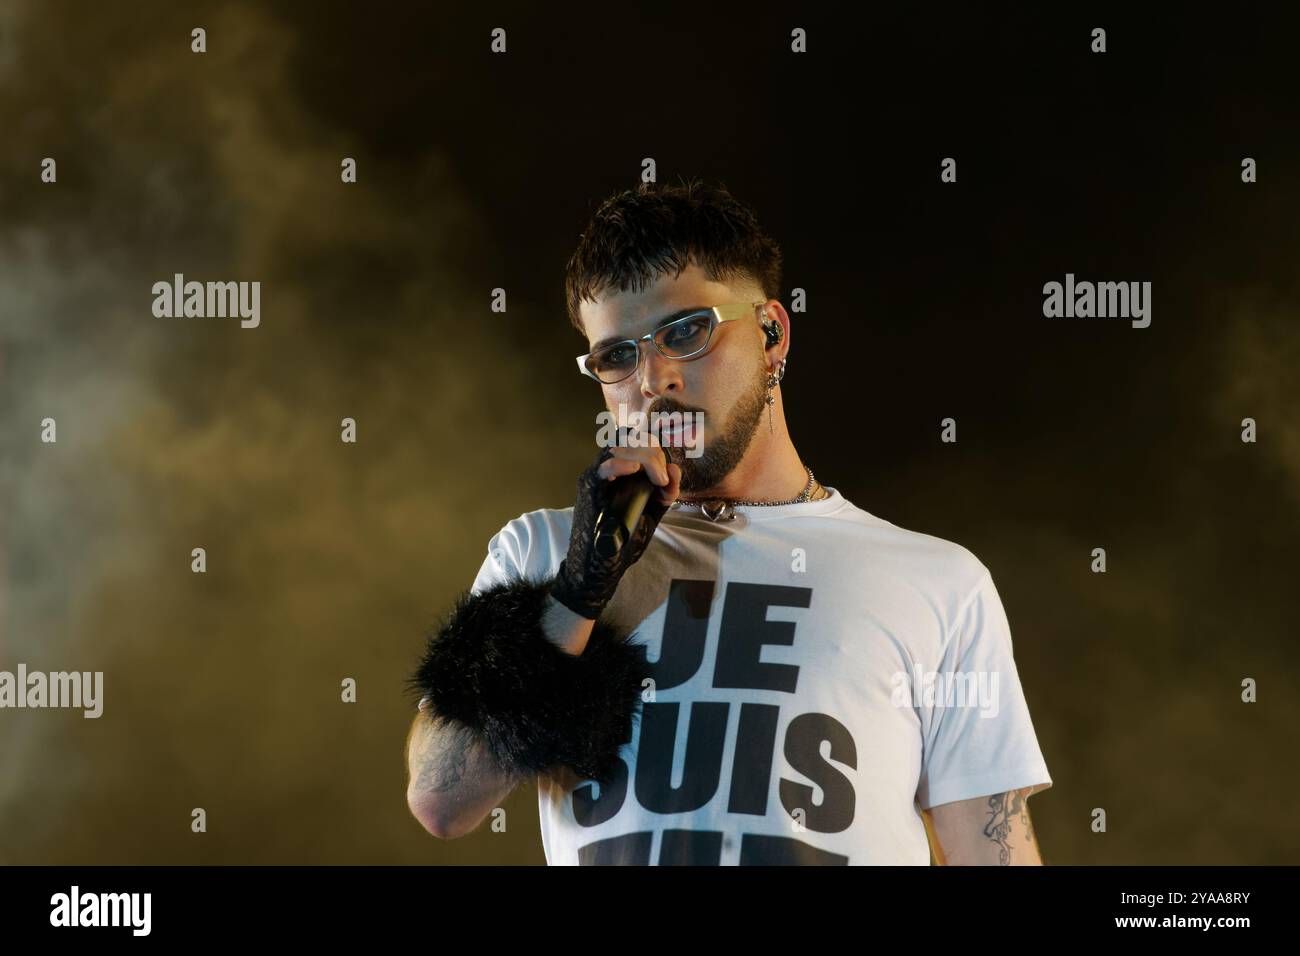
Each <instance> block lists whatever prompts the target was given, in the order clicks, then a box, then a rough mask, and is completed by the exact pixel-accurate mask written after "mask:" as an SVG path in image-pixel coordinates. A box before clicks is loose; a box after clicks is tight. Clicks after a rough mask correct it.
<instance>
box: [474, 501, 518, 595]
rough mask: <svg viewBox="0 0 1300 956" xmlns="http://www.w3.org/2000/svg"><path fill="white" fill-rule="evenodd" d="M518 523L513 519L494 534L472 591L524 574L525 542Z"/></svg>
mask: <svg viewBox="0 0 1300 956" xmlns="http://www.w3.org/2000/svg"><path fill="white" fill-rule="evenodd" d="M518 524H519V522H518V519H516V520H515V521H511V522H510V523H509V524H507V525H506V526H505V527H503V528H502V529H501V530H500V531H498V532H497V533H496V534H494V535H493V536H492V540H491V541H489V542H488V547H487V557H485V558H484V559H483V566H482V567H480V568H479V570H478V575H477V577H475V578H474V583H473V584H472V585H470V591H471V593H473V594H478V593H479V592H480V591H483V590H486V589H487V588H490V587H492V585H494V584H501V583H502V582H504V581H508V580H518V579H519V578H521V577H522V576H523V567H524V557H525V555H524V544H525V543H524V542H523V541H522V540H521V536H520V533H519V529H518Z"/></svg>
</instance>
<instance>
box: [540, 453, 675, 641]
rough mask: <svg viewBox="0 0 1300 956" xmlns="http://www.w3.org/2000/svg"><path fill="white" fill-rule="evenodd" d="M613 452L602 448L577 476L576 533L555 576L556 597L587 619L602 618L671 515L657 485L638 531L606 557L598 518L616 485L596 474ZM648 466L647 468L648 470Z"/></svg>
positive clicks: (574, 526) (553, 592)
mask: <svg viewBox="0 0 1300 956" xmlns="http://www.w3.org/2000/svg"><path fill="white" fill-rule="evenodd" d="M613 456H614V452H613V450H612V449H609V448H603V449H601V452H600V455H598V456H597V458H596V460H595V462H593V463H592V464H591V465H590V466H589V467H588V468H587V470H586V471H584V472H583V473H582V474H581V475H580V476H579V477H578V499H577V501H576V502H575V503H574V506H573V530H572V531H571V532H570V534H569V553H568V555H567V556H566V557H565V559H564V561H563V562H561V564H560V569H559V571H557V572H556V574H555V583H554V584H553V585H552V586H551V592H550V593H551V596H552V597H553V598H555V600H557V601H559V602H560V603H561V604H563V605H564V606H565V607H567V608H568V609H569V610H571V611H573V612H574V613H575V614H578V615H580V616H582V617H585V618H587V619H588V620H591V621H594V620H596V619H597V618H599V617H600V612H601V611H603V610H604V609H605V606H606V605H607V604H609V602H610V601H611V600H612V599H613V597H614V591H615V590H616V589H617V588H618V582H619V581H621V580H622V578H623V574H624V573H625V572H626V571H627V569H628V568H630V567H631V566H632V565H634V564H635V563H636V562H637V559H639V558H640V557H641V555H642V554H643V553H644V552H645V549H646V546H647V545H649V544H650V539H651V538H652V537H654V533H655V528H657V527H659V519H661V518H662V517H663V516H664V513H665V512H667V511H668V508H669V506H668V505H667V504H664V502H663V500H662V498H661V496H660V494H659V492H660V491H661V489H662V487H663V486H661V485H655V490H654V492H653V493H652V494H651V495H650V500H649V501H647V502H646V506H645V510H644V511H643V512H642V514H641V520H640V521H639V522H638V523H637V526H636V533H635V534H633V535H632V536H631V537H630V538H629V539H628V541H627V542H626V543H625V544H624V545H623V547H622V548H620V549H619V551H618V553H617V554H615V555H614V556H613V557H612V558H608V559H606V558H602V557H600V555H598V554H597V553H596V548H595V541H596V518H597V517H598V516H599V515H600V513H601V512H602V511H603V510H604V509H605V506H606V505H608V504H609V502H610V500H611V499H612V498H613V489H614V485H615V483H616V482H617V481H618V480H619V479H617V478H615V479H614V480H613V481H611V480H609V479H607V478H602V477H600V475H598V474H597V473H596V469H598V468H599V467H600V465H601V462H603V461H605V460H606V459H608V458H612V457H613ZM643 467H644V466H643Z"/></svg>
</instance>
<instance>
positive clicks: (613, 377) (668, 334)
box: [587, 312, 713, 385]
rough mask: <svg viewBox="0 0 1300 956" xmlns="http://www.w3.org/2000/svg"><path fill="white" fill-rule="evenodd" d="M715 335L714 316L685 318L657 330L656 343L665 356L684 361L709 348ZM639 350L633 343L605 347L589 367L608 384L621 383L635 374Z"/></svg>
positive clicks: (595, 353)
mask: <svg viewBox="0 0 1300 956" xmlns="http://www.w3.org/2000/svg"><path fill="white" fill-rule="evenodd" d="M712 334H713V314H712V313H710V312H705V313H700V314H697V315H688V316H684V317H683V318H680V319H678V320H677V321H676V322H670V323H669V324H667V325H665V326H664V327H663V328H661V329H658V330H657V331H656V332H655V344H656V345H658V346H659V350H660V351H661V352H663V353H664V354H665V355H670V356H673V357H675V358H685V357H687V356H689V355H694V354H695V353H696V352H698V351H700V350H701V349H703V348H704V347H705V346H706V345H708V344H709V337H710V336H711V335H712ZM637 350H638V347H637V346H636V345H634V344H633V343H631V342H619V343H618V344H616V345H610V346H606V347H605V348H603V349H601V350H600V351H598V352H593V353H592V354H591V357H590V358H588V359H587V368H589V369H591V371H592V374H593V375H595V376H596V377H597V378H598V379H600V380H601V381H602V382H604V383H605V384H606V385H612V384H614V383H615V382H621V381H622V380H623V379H625V378H627V377H628V376H629V375H631V374H632V373H633V372H634V371H636V365H637Z"/></svg>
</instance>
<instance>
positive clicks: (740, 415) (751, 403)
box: [657, 362, 767, 495]
mask: <svg viewBox="0 0 1300 956" xmlns="http://www.w3.org/2000/svg"><path fill="white" fill-rule="evenodd" d="M766 380H767V364H766V362H763V363H762V364H760V365H759V367H758V373H757V374H756V375H755V376H754V379H753V381H752V383H751V385H750V387H749V388H747V389H746V390H745V392H744V394H743V395H741V397H740V400H739V401H738V402H736V405H735V407H734V408H733V409H732V410H731V415H730V416H729V417H728V419H727V422H726V424H725V426H724V427H723V428H721V429H720V430H719V433H718V434H716V435H714V436H713V437H712V438H710V439H708V441H705V442H704V451H703V454H700V455H698V456H696V457H694V458H688V457H687V455H686V452H688V451H692V452H693V451H695V449H694V448H684V447H681V446H665V447H664V454H665V455H666V456H667V458H668V460H669V461H671V462H674V463H676V464H677V466H678V467H679V468H681V470H682V484H681V488H680V493H681V494H683V495H692V494H694V495H698V494H701V493H702V492H706V491H708V490H709V489H711V488H714V487H716V486H717V485H719V484H721V482H722V480H723V479H724V478H726V477H727V475H729V474H731V472H732V471H733V470H734V469H735V467H736V466H737V465H739V464H740V462H741V460H742V459H743V458H744V457H745V452H746V451H747V450H748V449H749V443H750V442H751V441H752V440H753V438H754V431H755V429H757V428H758V423H759V421H760V419H762V417H763V408H764V406H765V405H766V404H767V396H766V394H765V392H766V391H767V385H766ZM657 410H658V411H666V412H672V411H681V409H674V408H672V407H665V408H662V409H657ZM687 414H689V413H687ZM705 427H706V428H712V423H711V422H706V425H705ZM695 440H696V441H699V440H700V436H698V435H697V436H696V438H695Z"/></svg>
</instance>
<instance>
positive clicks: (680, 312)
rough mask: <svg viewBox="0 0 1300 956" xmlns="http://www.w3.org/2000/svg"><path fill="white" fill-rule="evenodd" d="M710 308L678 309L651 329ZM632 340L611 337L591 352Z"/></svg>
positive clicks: (615, 336) (624, 337)
mask: <svg viewBox="0 0 1300 956" xmlns="http://www.w3.org/2000/svg"><path fill="white" fill-rule="evenodd" d="M708 308H710V306H707V305H692V306H688V307H687V308H685V309H678V310H677V311H676V312H674V313H673V314H672V315H666V316H664V317H663V318H662V319H660V320H659V321H658V322H656V323H655V324H654V325H653V326H651V328H654V329H657V328H659V326H661V325H667V324H668V323H669V322H676V321H677V320H678V319H680V318H682V317H683V316H687V315H690V314H691V313H692V312H703V311H705V310H706V309H708ZM630 338H633V336H631V335H614V336H611V337H609V338H606V339H601V340H600V341H599V342H597V343H596V344H595V345H593V346H592V347H591V350H592V351H593V352H599V351H600V350H601V349H603V348H604V347H605V346H607V345H613V344H614V343H615V342H626V341H627V340H628V339H630Z"/></svg>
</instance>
